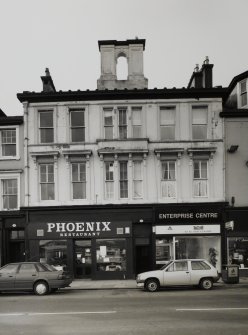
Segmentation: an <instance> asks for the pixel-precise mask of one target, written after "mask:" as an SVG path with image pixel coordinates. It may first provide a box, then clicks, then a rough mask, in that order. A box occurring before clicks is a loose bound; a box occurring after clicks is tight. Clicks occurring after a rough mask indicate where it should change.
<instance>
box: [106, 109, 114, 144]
mask: <svg viewBox="0 0 248 335" xmlns="http://www.w3.org/2000/svg"><path fill="white" fill-rule="evenodd" d="M103 113H104V138H105V139H106V140H112V139H113V138H114V122H113V108H104V110H103Z"/></svg>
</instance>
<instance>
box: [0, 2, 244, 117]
mask: <svg viewBox="0 0 248 335" xmlns="http://www.w3.org/2000/svg"><path fill="white" fill-rule="evenodd" d="M247 15H248V0H153V1H152V0H0V45H1V52H0V60H1V61H0V108H1V109H2V110H3V111H4V112H5V113H6V114H7V115H9V116H11V115H22V113H23V110H22V104H21V103H20V102H19V101H18V100H17V97H16V94H17V93H20V92H23V91H35V92H40V91H41V89H42V83H41V79H40V76H42V75H44V74H45V68H46V67H48V68H49V69H50V73H51V75H52V78H53V81H54V84H55V87H56V89H57V90H65V91H67V90H78V89H80V90H86V89H90V90H95V89H96V82H97V79H98V78H99V76H100V53H99V50H98V43H97V42H98V40H109V39H114V40H126V39H133V38H135V37H136V36H137V37H138V38H144V39H146V49H145V52H144V74H145V76H146V78H148V86H149V88H154V87H157V88H163V87H167V88H171V87H183V86H187V84H188V82H189V79H190V77H191V74H192V72H193V69H194V67H195V64H197V63H198V64H199V65H200V66H201V65H202V63H203V61H204V59H205V57H206V56H209V59H210V63H213V64H214V69H213V70H214V72H213V78H214V86H217V85H222V86H228V85H229V83H230V81H231V80H232V78H233V77H234V76H236V75H238V74H240V73H242V72H244V71H247V70H248V39H247V37H248V33H247V32H248V25H247V21H248V19H247Z"/></svg>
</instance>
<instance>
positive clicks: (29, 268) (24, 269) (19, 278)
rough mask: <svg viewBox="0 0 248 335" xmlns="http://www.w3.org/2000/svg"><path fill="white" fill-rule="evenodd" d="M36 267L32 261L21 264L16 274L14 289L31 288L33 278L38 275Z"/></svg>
mask: <svg viewBox="0 0 248 335" xmlns="http://www.w3.org/2000/svg"><path fill="white" fill-rule="evenodd" d="M38 274H39V273H38V272H37V270H36V267H35V265H34V264H32V263H23V264H21V266H20V268H19V271H18V272H17V274H16V279H15V289H25V290H32V289H33V284H34V281H35V279H36V278H37V277H38Z"/></svg>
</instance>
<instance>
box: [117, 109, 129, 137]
mask: <svg viewBox="0 0 248 335" xmlns="http://www.w3.org/2000/svg"><path fill="white" fill-rule="evenodd" d="M118 114H119V119H118V120H119V139H120V140H125V139H127V108H126V107H119V108H118Z"/></svg>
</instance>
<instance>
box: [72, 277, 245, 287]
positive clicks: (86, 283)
mask: <svg viewBox="0 0 248 335" xmlns="http://www.w3.org/2000/svg"><path fill="white" fill-rule="evenodd" d="M214 286H222V287H224V288H230V287H232V288H234V287H237V288H238V287H243V286H248V277H241V278H239V283H237V284H227V283H224V282H223V281H222V280H221V279H220V280H219V281H218V283H215V284H214ZM69 289H72V290H112V289H137V286H136V281H135V280H134V279H126V280H91V279H75V280H73V282H72V283H71V285H70V288H69Z"/></svg>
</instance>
